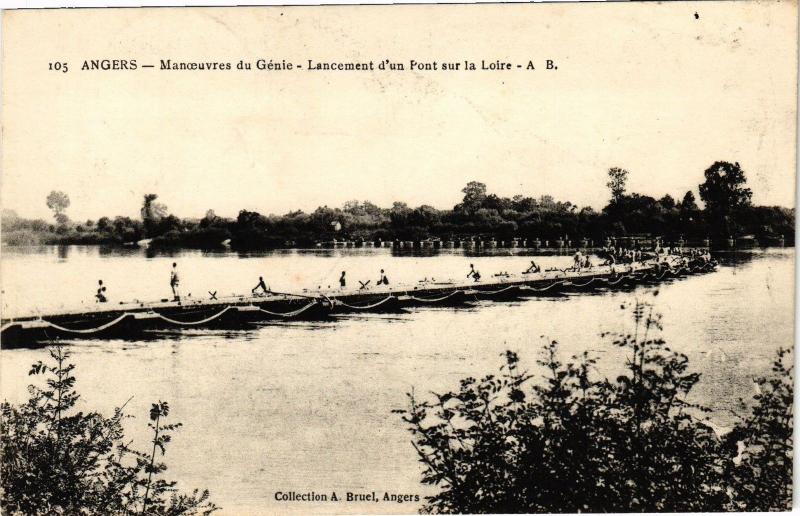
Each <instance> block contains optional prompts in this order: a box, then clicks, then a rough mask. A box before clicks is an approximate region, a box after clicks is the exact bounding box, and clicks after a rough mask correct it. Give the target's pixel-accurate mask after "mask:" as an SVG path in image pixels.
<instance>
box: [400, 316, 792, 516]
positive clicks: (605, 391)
mask: <svg viewBox="0 0 800 516" xmlns="http://www.w3.org/2000/svg"><path fill="white" fill-rule="evenodd" d="M633 318H634V321H635V325H634V330H633V331H632V332H631V333H623V334H606V335H605V336H606V337H607V338H610V339H611V341H612V342H613V344H614V345H615V346H619V347H621V348H624V349H625V350H627V360H626V364H625V366H626V367H625V371H624V373H623V374H621V375H620V376H619V377H618V378H617V379H616V380H614V381H611V380H608V379H604V378H598V377H597V375H596V373H595V359H594V358H593V357H592V356H590V355H589V354H588V353H583V354H582V355H580V356H573V357H572V359H571V361H570V362H568V363H567V364H563V363H562V362H560V361H559V358H558V344H557V343H556V342H555V341H552V342H550V343H548V344H547V345H545V346H544V356H543V358H542V359H541V360H540V361H539V364H540V365H541V366H542V367H543V368H544V370H545V371H546V373H545V374H544V376H543V377H542V379H541V380H542V381H540V382H532V378H533V377H532V376H531V375H529V374H528V373H527V372H525V371H521V370H520V369H519V359H518V357H517V355H516V354H515V353H513V352H511V351H507V352H506V353H505V354H504V359H505V361H504V364H503V365H502V367H501V368H500V372H499V374H498V375H488V376H486V377H484V378H482V379H480V380H476V379H475V378H466V379H464V380H462V381H461V384H460V387H459V389H458V390H457V391H454V392H448V393H446V394H434V399H433V400H432V401H419V400H418V399H417V398H416V397H415V395H414V393H413V392H411V393H410V394H409V407H408V408H407V409H404V410H399V411H397V412H399V413H400V414H402V418H403V420H404V422H405V424H406V425H407V427H408V429H409V430H410V432H411V435H412V438H413V440H412V444H413V446H414V448H415V450H416V452H417V454H418V456H419V459H420V462H421V463H422V464H423V474H422V482H423V483H426V484H432V485H435V486H438V488H439V490H438V492H437V493H436V494H434V495H433V496H430V497H428V498H427V503H426V505H425V506H424V507H423V510H424V511H425V512H434V513H494V512H504V513H517V512H530V513H542V512H556V513H559V512H631V511H636V512H640V511H658V512H665V511H666V512H683V511H698V512H700V511H722V510H732V509H745V510H764V509H767V508H770V509H772V508H783V509H785V508H786V507H788V504H790V502H791V491H790V489H791V481H792V477H791V434H792V423H791V403H792V397H791V385H792V384H791V379H790V378H789V379H787V370H786V369H780V368H776V369H775V372H776V374H777V378H776V379H773V380H764V381H763V382H762V383H761V385H762V394H761V395H759V397H757V402H758V404H757V406H756V409H755V410H754V412H753V416H752V417H751V418H749V419H748V420H746V421H745V423H744V424H743V425H742V426H741V427H740V428H738V429H737V430H736V431H735V432H733V433H731V435H729V436H727V438H726V439H720V438H719V437H718V436H717V435H716V434H715V433H714V432H713V431H712V429H711V427H710V426H709V425H708V424H707V413H708V412H709V410H708V409H706V408H704V407H702V406H699V405H696V404H693V403H690V402H689V401H688V395H689V393H690V392H691V390H692V388H693V387H694V385H695V384H696V383H697V381H698V380H699V375H698V374H697V373H692V372H690V371H689V369H688V366H689V362H688V358H687V357H686V356H685V355H683V354H680V353H677V352H675V351H673V350H671V349H670V348H669V347H668V346H667V345H666V343H665V342H664V341H663V339H661V338H660V337H658V336H657V335H658V333H659V330H660V329H661V322H660V319H659V316H658V315H656V314H654V313H653V308H652V306H651V305H648V304H643V303H639V302H637V303H636V304H635V305H634V306H633ZM783 353H785V352H783ZM781 356H783V355H781ZM776 367H777V366H776ZM741 447H743V448H744V449H745V450H749V451H748V452H746V453H745V454H744V456H743V457H742V458H741V460H740V461H738V465H737V461H736V460H735V458H736V454H737V451H736V450H737V449H740V448H741ZM774 466H777V467H774ZM770 467H773V469H772V470H771V471H770V473H769V474H768V475H766V476H765V475H764V474H763V473H764V472H765V471H766V470H767V469H768V468H770ZM762 508H763V509H762Z"/></svg>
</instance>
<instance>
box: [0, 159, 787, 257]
mask: <svg viewBox="0 0 800 516" xmlns="http://www.w3.org/2000/svg"><path fill="white" fill-rule="evenodd" d="M608 174H609V182H608V187H609V189H610V192H611V200H610V201H609V203H608V204H607V205H606V206H605V207H604V208H603V209H602V211H600V212H597V211H595V210H593V209H592V208H590V207H584V208H580V207H578V206H576V205H574V204H572V203H571V202H560V201H556V200H555V199H553V198H552V197H551V196H549V195H544V196H541V197H538V198H533V197H526V196H522V195H516V196H514V197H512V198H508V197H500V196H498V195H496V194H493V193H489V192H488V189H487V187H486V185H485V184H483V183H480V182H477V181H470V182H469V183H468V184H467V185H466V186H465V187H464V188H463V189H462V192H463V194H464V196H463V199H462V201H461V202H460V203H458V204H456V205H455V206H454V207H453V209H451V210H438V209H436V208H434V207H432V206H427V205H423V206H418V207H416V208H412V207H410V206H408V205H407V204H406V203H403V202H395V203H394V205H393V206H392V207H391V208H388V209H386V208H380V207H378V206H376V205H374V204H372V203H371V202H369V201H363V202H361V201H349V202H347V203H345V205H344V206H343V207H342V208H329V207H328V206H322V207H319V208H317V209H316V210H314V211H313V212H312V213H304V212H302V211H293V212H290V213H287V214H285V215H263V214H261V213H258V212H254V211H248V210H242V211H241V212H240V213H239V215H238V217H237V218H236V219H235V220H231V219H225V218H222V217H217V216H216V215H215V214H214V212H213V211H211V210H209V212H208V213H207V214H206V216H205V217H203V218H202V219H200V220H196V219H194V220H193V219H180V218H178V217H176V216H175V215H171V214H169V213H168V212H167V208H166V206H164V205H163V204H160V203H158V202H156V199H157V198H158V196H157V195H155V194H147V195H146V196H145V197H144V201H143V204H142V208H141V220H132V219H130V218H128V217H116V218H115V219H113V220H111V219H109V218H108V217H102V218H101V219H100V220H98V221H97V224H93V223H92V221H87V222H86V223H84V224H77V225H75V224H73V225H70V224H68V223H66V222H65V223H63V224H62V223H59V224H58V226H52V225H49V224H47V223H46V222H45V221H38V220H37V221H27V220H24V219H20V218H19V217H16V216H15V215H13V214H11V213H7V212H4V214H3V221H2V222H3V239H4V242H5V243H7V244H23V245H24V244H32V243H59V244H70V243H83V244H88V243H131V242H136V241H138V240H141V239H144V238H151V239H153V241H152V243H153V245H156V246H174V247H191V248H203V249H205V248H215V247H220V246H222V245H224V244H230V245H231V246H232V247H233V248H236V249H259V248H278V247H308V246H313V245H315V244H316V243H318V242H330V241H332V240H334V239H337V240H352V241H379V240H396V239H399V240H415V241H418V240H425V239H429V238H432V239H437V238H438V239H460V238H472V237H484V238H496V239H499V240H510V239H512V238H525V239H529V240H531V241H533V240H535V239H539V241H540V242H542V243H544V241H545V240H549V241H550V242H554V241H556V240H558V239H570V240H572V241H573V242H580V241H581V240H582V239H584V238H585V239H591V240H593V241H594V242H595V244H599V245H602V244H603V243H604V242H605V240H606V238H610V237H625V236H631V235H653V236H661V237H664V238H665V239H666V240H667V241H672V242H674V241H678V240H679V239H680V238H684V239H694V240H702V239H705V238H707V237H709V236H711V237H713V238H715V239H717V241H719V239H725V240H727V239H728V238H736V237H739V236H743V235H754V236H756V238H758V239H759V240H760V241H762V242H764V243H774V241H777V240H778V239H779V238H780V237H781V236H783V237H784V238H785V239H786V243H789V244H791V243H792V242H793V239H794V209H787V208H780V207H774V206H751V205H750V195H751V194H750V190H749V189H748V188H745V187H744V184H745V176H744V172H743V171H742V169H741V167H740V166H739V165H738V163H736V164H730V163H727V162H722V161H719V162H716V163H714V164H713V165H712V166H711V167H709V168H708V170H706V172H705V182H704V183H703V184H702V185H700V188H699V190H700V197H701V198H702V199H703V201H704V202H705V204H706V207H705V209H704V210H701V209H700V208H699V207H698V206H697V202H696V200H695V197H694V194H693V193H692V192H691V191H688V192H686V194H685V195H684V197H683V199H682V200H680V201H676V200H675V199H674V198H673V197H671V196H670V195H665V196H663V197H661V198H660V199H655V198H653V197H649V196H646V195H640V194H638V193H626V191H625V188H626V182H627V178H628V175H629V173H628V172H627V171H626V170H623V169H620V168H612V169H610V170H609V171H608Z"/></svg>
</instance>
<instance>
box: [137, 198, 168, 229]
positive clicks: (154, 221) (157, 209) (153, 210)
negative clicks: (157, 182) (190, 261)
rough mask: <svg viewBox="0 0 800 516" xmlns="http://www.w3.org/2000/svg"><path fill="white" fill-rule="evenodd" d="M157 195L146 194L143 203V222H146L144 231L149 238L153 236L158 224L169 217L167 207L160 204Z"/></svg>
mask: <svg viewBox="0 0 800 516" xmlns="http://www.w3.org/2000/svg"><path fill="white" fill-rule="evenodd" d="M156 199H158V195H157V194H145V196H144V202H143V203H142V210H141V214H142V222H144V230H145V233H146V234H147V236H153V234H154V233H155V230H156V228H157V227H158V223H159V222H161V219H163V218H164V217H165V216H166V215H167V207H166V206H165V205H163V204H161V203H160V202H156Z"/></svg>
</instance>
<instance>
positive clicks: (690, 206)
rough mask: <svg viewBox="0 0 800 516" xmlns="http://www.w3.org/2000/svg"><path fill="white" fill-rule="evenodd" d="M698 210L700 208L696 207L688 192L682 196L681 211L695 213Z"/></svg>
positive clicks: (692, 195) (692, 196) (690, 193)
mask: <svg viewBox="0 0 800 516" xmlns="http://www.w3.org/2000/svg"><path fill="white" fill-rule="evenodd" d="M699 209H700V208H698V207H697V201H695V199H694V194H693V193H692V191H691V190H689V191H688V192H686V194H684V196H683V200H682V201H681V211H685V212H695V211H697V210H699Z"/></svg>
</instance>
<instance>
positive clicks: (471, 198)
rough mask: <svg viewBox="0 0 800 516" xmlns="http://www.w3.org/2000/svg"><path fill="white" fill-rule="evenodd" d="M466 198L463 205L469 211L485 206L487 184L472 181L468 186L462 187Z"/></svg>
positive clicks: (462, 202) (472, 211)
mask: <svg viewBox="0 0 800 516" xmlns="http://www.w3.org/2000/svg"><path fill="white" fill-rule="evenodd" d="M461 191H462V192H463V193H464V199H463V200H462V201H461V207H462V209H463V210H464V211H466V212H467V213H474V212H475V211H477V210H478V209H480V208H481V207H482V206H483V202H484V201H485V200H486V185H485V184H483V183H480V182H478V181H470V182H469V183H467V186H465V187H464V188H462V189H461Z"/></svg>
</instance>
